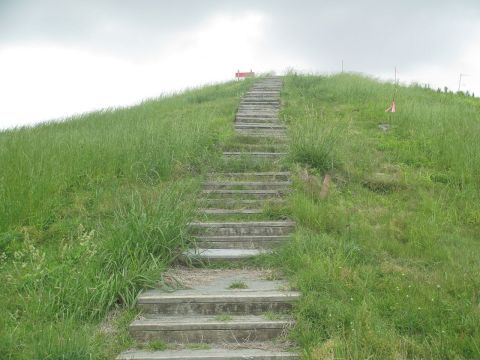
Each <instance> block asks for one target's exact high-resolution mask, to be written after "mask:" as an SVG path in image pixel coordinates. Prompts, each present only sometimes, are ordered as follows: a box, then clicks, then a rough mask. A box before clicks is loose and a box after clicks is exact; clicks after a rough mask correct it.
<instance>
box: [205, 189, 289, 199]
mask: <svg viewBox="0 0 480 360" xmlns="http://www.w3.org/2000/svg"><path fill="white" fill-rule="evenodd" d="M288 190H289V189H285V190H282V189H274V190H271V189H260V190H255V189H254V190H235V189H210V190H202V194H203V195H205V196H209V198H214V197H215V198H222V197H228V198H232V197H236V198H237V199H244V200H249V199H271V198H277V197H281V196H283V195H284V194H285V193H286V192H287V191H288Z"/></svg>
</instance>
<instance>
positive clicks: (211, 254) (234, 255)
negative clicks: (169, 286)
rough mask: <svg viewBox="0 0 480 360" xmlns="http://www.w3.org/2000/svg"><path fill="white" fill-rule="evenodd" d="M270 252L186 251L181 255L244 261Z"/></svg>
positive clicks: (253, 250)
mask: <svg viewBox="0 0 480 360" xmlns="http://www.w3.org/2000/svg"><path fill="white" fill-rule="evenodd" d="M268 252H270V251H268V250H263V249H201V248H197V249H188V250H187V251H185V252H184V253H183V254H184V255H185V256H187V257H194V258H198V259H211V260H223V259H225V260H228V259H246V258H249V257H253V256H258V255H261V254H266V253H268Z"/></svg>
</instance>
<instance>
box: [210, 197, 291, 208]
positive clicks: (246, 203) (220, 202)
mask: <svg viewBox="0 0 480 360" xmlns="http://www.w3.org/2000/svg"><path fill="white" fill-rule="evenodd" d="M265 202H266V203H267V204H272V205H277V206H281V205H284V204H286V201H285V200H284V199H282V198H271V199H266V201H265V199H263V200H262V199H260V200H259V199H250V200H244V199H243V200H241V199H232V198H220V199H202V205H203V207H204V208H215V209H218V208H220V207H221V208H226V209H242V208H246V207H248V208H263V207H264V206H265Z"/></svg>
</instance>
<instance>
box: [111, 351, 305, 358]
mask: <svg viewBox="0 0 480 360" xmlns="http://www.w3.org/2000/svg"><path fill="white" fill-rule="evenodd" d="M298 358H299V356H298V354H297V353H294V352H282V351H267V350H259V349H222V348H213V349H208V350H163V351H146V350H129V351H125V352H123V353H121V354H120V355H119V356H117V358H116V360H297V359H298Z"/></svg>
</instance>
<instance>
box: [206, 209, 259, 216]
mask: <svg viewBox="0 0 480 360" xmlns="http://www.w3.org/2000/svg"><path fill="white" fill-rule="evenodd" d="M199 213H200V214H203V215H253V214H261V213H263V209H261V208H258V209H218V208H217V209H214V208H206V209H200V210H199Z"/></svg>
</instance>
